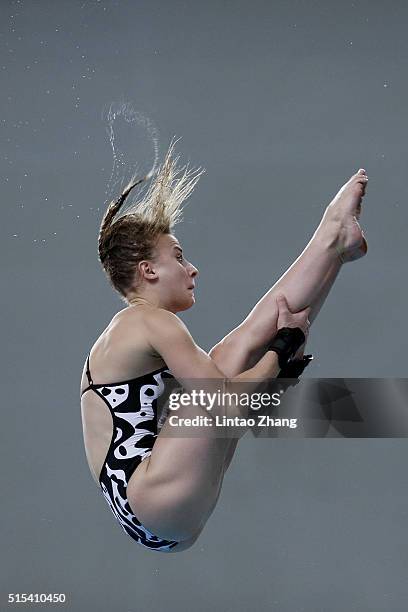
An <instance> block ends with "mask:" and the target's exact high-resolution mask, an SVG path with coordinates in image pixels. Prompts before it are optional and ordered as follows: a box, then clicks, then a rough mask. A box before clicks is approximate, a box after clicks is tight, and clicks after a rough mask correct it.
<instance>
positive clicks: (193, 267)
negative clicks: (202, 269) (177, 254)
mask: <svg viewBox="0 0 408 612" xmlns="http://www.w3.org/2000/svg"><path fill="white" fill-rule="evenodd" d="M190 268H191V270H190V276H191V277H192V278H195V277H196V276H198V274H199V272H198V269H197V268H196V267H195V266H193V264H192V263H191V264H190Z"/></svg>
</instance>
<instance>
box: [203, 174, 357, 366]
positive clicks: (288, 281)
mask: <svg viewBox="0 0 408 612" xmlns="http://www.w3.org/2000/svg"><path fill="white" fill-rule="evenodd" d="M367 180H368V179H367V177H366V176H365V171H364V170H359V172H358V173H357V174H355V175H353V176H352V177H351V178H350V180H349V181H348V182H347V183H346V184H345V185H344V186H343V187H342V188H341V189H340V191H339V193H338V194H337V195H336V197H335V198H334V199H333V201H332V202H331V203H330V204H329V206H328V207H327V209H326V211H325V213H324V215H323V218H322V221H321V223H320V225H319V227H318V228H317V230H316V232H315V233H314V235H313V237H312V239H311V241H310V242H309V244H308V245H307V246H306V248H305V249H304V251H303V252H302V254H301V255H300V256H299V257H298V258H297V259H296V261H295V262H294V263H293V264H292V265H291V267H290V268H289V269H288V270H287V271H286V272H285V274H283V276H282V277H281V278H280V279H279V280H278V281H277V282H276V283H275V285H273V287H272V288H271V289H270V290H269V291H268V292H267V293H266V294H265V295H264V296H263V297H262V298H261V299H260V300H259V302H258V303H257V304H256V305H255V307H254V308H253V309H252V311H251V312H250V313H249V315H248V316H247V317H246V319H245V320H244V321H243V322H242V323H241V324H240V325H239V326H238V327H236V328H235V329H234V330H232V331H231V332H230V333H229V334H227V336H225V338H223V340H221V341H220V342H219V343H218V344H217V345H216V346H215V347H213V349H212V350H211V351H210V355H211V357H212V358H214V355H217V357H218V361H217V363H218V364H220V367H221V365H224V367H223V368H222V371H223V372H224V373H225V374H226V375H227V376H229V377H231V376H235V375H237V374H238V373H239V372H242V371H244V370H245V369H248V368H249V367H251V366H252V365H253V364H254V363H255V362H256V361H257V360H258V359H259V358H260V356H261V355H262V353H263V352H264V351H265V348H266V346H267V345H268V343H269V342H270V340H271V338H272V337H273V336H274V335H275V334H276V315H277V305H276V296H277V294H278V293H283V294H284V295H285V296H286V299H287V301H288V304H289V308H290V310H291V311H292V312H297V311H299V310H302V309H304V308H306V307H307V306H311V312H310V315H309V319H310V321H313V320H314V319H315V318H316V315H317V313H318V311H319V310H320V308H321V307H322V304H323V302H324V300H325V299H326V297H327V295H328V293H329V291H330V289H331V287H332V286H333V283H334V281H335V279H336V277H337V275H338V273H339V271H340V268H341V266H342V264H343V263H344V262H346V261H352V260H354V259H358V258H359V257H362V256H363V255H364V254H365V253H366V251H367V244H366V241H365V238H364V236H363V234H362V231H361V228H360V226H359V224H358V221H357V219H358V218H359V216H360V212H361V200H362V197H363V195H364V193H365V186H366V183H367Z"/></svg>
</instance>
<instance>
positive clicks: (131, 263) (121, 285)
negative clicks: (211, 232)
mask: <svg viewBox="0 0 408 612" xmlns="http://www.w3.org/2000/svg"><path fill="white" fill-rule="evenodd" d="M176 142H177V140H174V139H173V140H172V142H171V143H170V146H169V149H168V151H167V154H166V156H165V159H164V162H163V164H162V166H161V167H160V168H159V169H158V170H157V172H156V173H155V175H154V176H153V177H151V175H150V174H148V175H146V176H145V177H143V178H142V179H138V180H136V178H135V177H133V178H132V180H131V181H130V182H129V184H128V185H127V186H126V188H125V189H124V190H123V191H122V193H121V195H120V197H119V199H118V200H116V201H113V202H111V204H110V205H109V206H108V209H107V210H106V212H105V214H104V216H103V219H102V223H101V227H100V230H99V238H98V251H99V261H100V262H101V264H102V267H103V269H104V271H105V273H106V275H107V277H108V280H109V282H110V284H111V285H112V287H113V288H114V289H115V291H117V292H118V293H119V295H120V297H121V299H122V300H123V301H124V302H125V303H127V299H126V294H127V293H129V291H130V289H137V287H138V285H139V280H140V279H139V278H138V270H137V265H138V263H139V262H140V261H143V260H145V259H150V260H154V256H155V253H154V248H155V245H156V242H157V240H158V238H159V237H160V236H161V235H162V234H170V233H171V232H172V229H173V228H174V226H175V225H176V224H177V223H179V222H180V221H182V210H183V208H182V204H183V202H184V201H185V200H186V199H187V198H188V197H189V196H190V195H191V193H192V191H193V190H194V187H195V185H196V183H197V181H198V179H199V178H200V176H201V175H202V174H203V173H204V172H205V170H203V169H201V168H197V169H195V170H191V169H190V168H189V167H188V164H187V165H186V166H183V167H181V168H179V167H178V165H177V164H178V161H179V156H177V157H176V158H173V151H174V146H175V144H176ZM150 178H151V182H150V185H149V187H148V189H147V191H146V193H145V194H144V196H143V197H142V198H141V199H140V200H139V201H137V200H136V201H135V202H134V203H133V204H131V205H130V207H129V208H128V209H127V210H126V211H125V212H124V213H123V214H121V215H120V216H117V215H118V213H119V211H120V209H121V208H122V206H123V204H124V202H125V200H126V198H127V196H128V195H129V193H130V192H131V190H132V189H133V188H134V187H136V186H137V185H139V184H141V183H143V182H145V181H147V180H148V179H150ZM115 217H117V218H116V219H114V218H115Z"/></svg>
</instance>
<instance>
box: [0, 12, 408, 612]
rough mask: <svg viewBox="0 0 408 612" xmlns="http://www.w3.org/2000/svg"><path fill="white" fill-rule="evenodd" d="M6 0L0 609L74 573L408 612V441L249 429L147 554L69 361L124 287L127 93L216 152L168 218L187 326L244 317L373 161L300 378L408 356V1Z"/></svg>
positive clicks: (111, 604) (199, 158) (223, 606)
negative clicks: (109, 249)
mask: <svg viewBox="0 0 408 612" xmlns="http://www.w3.org/2000/svg"><path fill="white" fill-rule="evenodd" d="M0 17H1V19H0V22H1V42H2V61H1V66H0V69H1V76H2V86H1V88H2V94H3V95H2V98H1V104H2V113H1V121H2V138H1V145H0V146H1V152H2V162H3V163H2V184H3V193H2V213H3V216H2V224H1V238H2V239H1V243H0V248H1V261H2V263H3V265H2V272H3V278H2V310H3V313H2V341H3V351H2V355H3V358H2V372H3V374H4V377H5V378H4V384H3V409H2V433H3V438H4V439H3V441H2V448H3V449H4V453H3V470H2V477H3V478H2V480H3V483H2V509H1V524H2V527H3V538H2V542H3V545H2V561H1V566H2V567H1V576H2V579H1V580H2V588H1V597H2V603H1V604H0V607H2V606H4V607H7V604H6V603H4V602H5V601H6V599H7V593H11V592H19V593H22V592H24V593H30V592H35V593H41V592H58V593H59V592H65V593H66V594H67V597H68V600H69V603H68V604H66V608H67V609H69V610H75V611H80V610H85V609H86V610H101V611H105V610H106V611H108V610H109V611H110V610H113V609H115V610H119V611H128V610H129V611H130V610H131V611H132V612H133V611H136V610H154V611H156V610H178V611H180V612H181V611H183V610H191V609H194V610H196V611H197V612H198V611H201V610H202V611H204V610H208V609H213V610H222V611H230V610H231V611H234V612H235V611H244V610H248V609H254V608H256V609H259V610H276V611H279V612H301V611H305V612H316V611H322V612H323V611H324V612H326V611H327V610H330V611H331V612H337V611H339V612H340V611H341V612H343V611H344V610H346V609H347V610H356V611H357V610H358V611H360V612H361V611H366V610H367V611H368V610H370V611H377V610H378V611H381V612H383V611H384V610H387V611H388V610H390V611H393V612H394V611H403V610H406V600H407V595H408V588H407V583H406V573H407V560H408V559H407V557H408V554H407V544H408V542H407V535H406V534H407V501H408V498H407V493H406V485H407V481H406V458H407V452H406V441H405V440H350V439H349V440H345V439H337V440H334V439H331V440H301V439H296V440H283V439H279V440H278V439H276V440H275V439H274V440H270V439H266V440H255V439H254V438H252V437H248V438H244V440H243V441H242V442H241V444H240V448H239V449H238V452H237V455H236V457H235V459H234V462H233V464H232V466H231V469H230V471H229V473H228V475H227V477H226V480H225V485H224V490H223V493H222V495H221V498H220V500H219V504H218V506H217V508H216V510H215V512H214V514H213V516H212V517H211V519H210V521H209V522H208V524H207V526H206V529H205V531H204V532H203V534H202V536H201V537H200V539H199V541H198V542H197V543H196V545H195V546H194V548H192V549H191V550H189V551H186V552H184V553H181V554H179V555H160V554H157V553H153V552H149V551H146V550H144V549H143V548H142V547H138V546H137V545H136V544H135V543H133V542H132V541H131V539H130V538H128V537H127V536H125V535H124V534H123V533H122V531H121V529H120V527H119V525H117V524H116V523H115V522H114V520H113V517H112V516H111V514H110V512H109V509H108V507H107V506H106V504H105V503H104V502H103V500H102V498H101V497H100V494H99V493H98V490H97V488H96V487H95V485H94V484H93V482H92V480H91V476H90V474H89V472H88V469H87V466H86V460H85V453H84V449H83V443H82V437H81V423H80V408H79V380H80V374H81V371H82V366H83V363H84V360H85V356H86V354H87V352H88V350H89V348H90V346H91V345H92V344H93V342H94V341H95V340H96V338H97V337H98V336H99V334H100V333H101V331H102V330H103V329H104V328H105V326H106V325H107V323H108V322H109V321H110V319H111V318H112V316H113V315H114V313H115V312H117V311H118V310H120V309H121V308H122V307H123V304H122V302H121V301H120V300H119V298H118V297H117V296H116V295H115V294H114V293H113V291H112V290H111V289H110V287H109V285H108V283H107V281H106V280H105V277H104V276H103V273H102V271H101V269H100V267H99V264H98V262H97V253H96V238H97V232H98V227H99V222H100V219H101V215H102V211H103V202H104V201H105V199H106V186H107V182H108V179H109V175H110V168H111V164H112V154H111V150H110V147H109V142H108V140H107V136H106V132H105V127H104V124H103V122H102V121H101V111H102V109H103V108H104V107H105V106H106V105H108V104H109V103H110V102H112V101H115V100H117V99H118V97H120V96H124V98H125V99H127V100H130V101H131V102H132V103H133V104H134V106H135V108H136V109H137V110H139V111H141V112H142V113H144V114H145V115H147V116H149V117H150V118H151V119H152V120H153V121H154V122H155V123H156V125H157V126H158V128H159V130H160V151H161V154H163V152H164V151H165V149H166V148H167V145H168V143H169V140H170V138H171V136H173V135H174V134H176V135H178V136H182V137H183V139H182V140H181V141H180V143H179V145H178V151H179V152H180V153H181V154H182V159H186V160H188V159H189V160H191V163H192V164H193V165H201V166H204V167H205V168H206V169H207V173H206V174H205V175H204V177H203V178H202V179H201V181H200V183H199V186H198V187H197V189H196V192H195V194H194V196H193V197H192V199H191V201H190V203H189V207H188V209H187V210H186V222H185V223H184V225H182V226H180V228H179V230H178V232H177V235H178V237H179V238H180V240H181V241H182V243H183V245H184V248H185V251H186V255H187V257H188V258H189V259H191V260H192V261H193V263H195V264H196V265H197V266H198V267H199V269H200V272H201V274H200V279H199V283H198V290H197V293H196V295H197V304H196V305H195V307H194V308H193V309H192V310H191V311H189V312H187V313H185V314H184V315H183V319H184V320H185V321H186V323H187V324H188V326H189V328H190V330H191V331H192V333H193V336H194V337H195V339H196V340H197V342H198V343H199V344H200V345H201V346H203V347H204V348H206V349H209V348H210V347H211V346H212V345H213V344H214V343H215V342H216V341H217V340H219V339H220V338H221V337H222V336H223V335H225V334H226V333H227V332H228V331H229V330H230V329H232V328H233V327H234V326H235V325H236V324H238V323H239V322H240V321H241V320H242V318H243V317H244V316H246V314H247V312H248V310H249V309H250V308H251V307H252V306H253V304H254V303H255V302H256V300H257V299H259V297H260V296H261V295H262V294H263V293H264V292H265V291H266V290H267V289H268V288H269V286H270V285H271V284H273V283H274V282H275V281H276V280H277V279H278V278H279V276H280V275H281V274H282V273H283V272H284V271H285V270H286V269H287V267H288V266H289V265H290V264H291V263H292V261H293V260H294V259H295V258H296V257H297V256H298V255H299V253H300V251H301V250H302V249H303V248H304V246H305V245H306V243H307V241H308V240H309V238H310V236H311V234H312V232H313V231H314V228H315V227H316V225H317V223H318V222H319V219H320V217H321V214H322V212H323V210H324V207H325V205H326V204H327V203H328V202H329V201H330V199H331V198H332V197H333V196H334V195H335V193H336V192H337V190H338V189H339V187H340V186H341V185H342V184H343V183H344V182H345V181H346V180H347V179H348V177H349V176H350V175H351V174H352V173H354V172H355V171H357V169H358V168H359V167H364V168H365V169H366V170H367V172H368V175H369V177H370V182H369V186H368V189H367V195H366V197H365V199H364V214H363V217H362V224H363V227H364V229H365V233H366V236H367V239H368V242H369V255H368V256H367V257H366V258H364V259H363V260H360V261H358V262H356V263H352V264H347V265H346V266H345V267H344V268H343V270H342V271H341V273H340V276H339V278H338V280H337V282H336V285H335V287H334V289H333V290H332V292H331V294H330V296H329V298H328V300H327V303H326V305H325V307H324V309H323V311H322V312H321V314H320V316H319V318H318V320H317V322H316V324H315V325H314V326H313V328H312V330H311V334H310V343H309V344H310V349H311V350H312V351H313V352H314V353H315V355H316V362H315V363H314V364H313V366H312V367H310V369H309V371H308V373H307V375H308V376H313V377H325V376H329V377H405V376H406V367H405V357H406V350H405V345H406V331H405V327H406V311H407V305H408V296H407V291H406V279H405V266H406V244H405V240H404V237H405V230H406V226H407V220H408V213H407V208H406V202H405V192H406V189H405V180H406V168H407V163H406V152H407V144H406V143H407V122H406V113H405V109H406V107H407V97H408V96H407V94H408V90H407V79H406V66H407V59H408V58H407V55H408V53H407V52H408V39H407V37H406V25H407V18H408V5H407V4H406V3H404V2H402V1H400V2H392V3H389V4H386V3H385V2H378V1H372V0H371V1H370V2H368V1H364V2H363V1H361V2H359V1H355V2H350V1H347V2H337V3H334V2H323V1H322V0H318V1H309V2H303V1H295V0H288V1H286V2H283V1H280V2H261V1H255V2H249V1H241V2H231V1H228V2H216V1H206V2H196V1H191V2H187V1H185V2H182V1H174V0H171V1H167V2H166V1H165V0H149V1H146V0H144V1H135V2H131V1H119V0H106V1H100V2H97V1H88V2H87V1H85V2H83V1H81V2H77V1H72V0H70V1H69V2H68V1H58V2H50V1H49V2H45V1H37V2H27V1H17V0H16V1H13V2H8V1H6V0H2V2H1V3H0ZM136 145H137V143H136V142H135V146H136ZM131 147H132V141H130V148H131ZM98 208H99V210H98ZM14 234H16V236H15V235H14ZM385 408H386V407H385ZM35 607H36V609H41V606H40V605H36V606H35ZM43 608H44V609H52V606H44V607H43Z"/></svg>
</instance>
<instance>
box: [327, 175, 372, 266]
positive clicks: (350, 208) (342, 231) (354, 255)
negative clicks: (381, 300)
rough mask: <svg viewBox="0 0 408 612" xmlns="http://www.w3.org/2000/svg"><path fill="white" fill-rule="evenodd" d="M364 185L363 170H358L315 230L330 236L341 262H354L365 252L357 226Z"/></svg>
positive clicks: (363, 241) (359, 229)
mask: <svg viewBox="0 0 408 612" xmlns="http://www.w3.org/2000/svg"><path fill="white" fill-rule="evenodd" d="M367 182H368V177H367V176H366V171H365V170H364V169H362V168H360V170H359V171H358V172H357V173H356V174H353V176H352V177H351V178H350V179H349V180H348V181H347V183H345V185H343V187H342V188H341V189H340V191H339V192H338V194H337V195H336V196H335V197H334V198H333V200H332V201H331V202H330V204H329V205H328V207H327V208H326V210H325V213H324V215H323V219H322V221H321V223H320V225H319V227H318V230H317V231H318V232H320V233H321V234H324V235H330V236H331V237H332V244H333V247H334V249H335V250H336V252H337V254H338V256H339V258H340V260H341V262H342V263H345V262H347V261H354V260H355V259H359V258H360V257H363V256H364V255H365V254H366V253H367V241H366V239H365V237H364V234H363V231H362V229H361V227H360V225H359V223H358V219H359V218H360V214H361V200H362V199H363V197H364V194H365V189H366V185H367Z"/></svg>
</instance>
